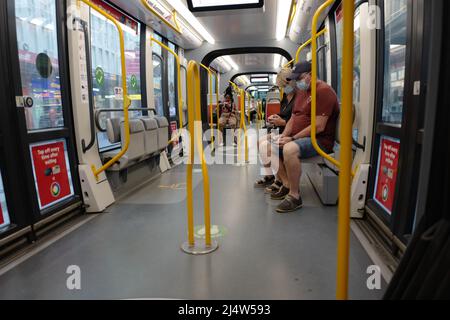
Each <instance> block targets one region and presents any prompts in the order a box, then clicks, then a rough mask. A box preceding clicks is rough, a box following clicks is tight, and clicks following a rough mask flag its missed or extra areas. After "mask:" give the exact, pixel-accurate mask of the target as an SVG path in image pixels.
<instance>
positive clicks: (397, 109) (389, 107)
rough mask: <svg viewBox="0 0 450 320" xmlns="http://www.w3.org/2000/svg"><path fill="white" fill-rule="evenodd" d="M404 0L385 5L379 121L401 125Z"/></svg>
mask: <svg viewBox="0 0 450 320" xmlns="http://www.w3.org/2000/svg"><path fill="white" fill-rule="evenodd" d="M406 13H407V0H389V1H385V2H384V15H385V30H384V37H385V44H384V55H385V56H384V60H385V61H384V96H383V114H382V120H383V122H385V123H391V124H401V123H402V118H403V91H404V86H405V65H406V38H407V20H406Z"/></svg>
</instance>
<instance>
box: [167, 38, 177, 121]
mask: <svg viewBox="0 0 450 320" xmlns="http://www.w3.org/2000/svg"><path fill="white" fill-rule="evenodd" d="M169 48H170V49H172V50H173V51H175V52H176V46H175V45H174V44H173V43H171V42H169ZM167 68H168V76H169V114H170V118H174V117H176V116H177V90H176V88H177V85H176V81H177V76H176V75H175V70H176V62H175V57H174V56H173V55H172V54H169V56H168V63H167Z"/></svg>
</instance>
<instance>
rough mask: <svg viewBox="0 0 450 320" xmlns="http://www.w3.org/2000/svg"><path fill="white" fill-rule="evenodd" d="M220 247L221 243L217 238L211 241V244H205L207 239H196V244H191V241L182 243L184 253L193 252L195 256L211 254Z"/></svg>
mask: <svg viewBox="0 0 450 320" xmlns="http://www.w3.org/2000/svg"><path fill="white" fill-rule="evenodd" d="M218 248H219V243H218V242H217V241H215V240H212V241H211V246H207V245H206V244H205V240H202V239H200V240H196V241H195V245H193V246H191V245H190V244H189V242H185V243H183V244H182V245H181V250H183V252H184V253H187V254H192V255H194V256H199V255H205V254H210V253H213V252H214V251H216V250H217V249H218Z"/></svg>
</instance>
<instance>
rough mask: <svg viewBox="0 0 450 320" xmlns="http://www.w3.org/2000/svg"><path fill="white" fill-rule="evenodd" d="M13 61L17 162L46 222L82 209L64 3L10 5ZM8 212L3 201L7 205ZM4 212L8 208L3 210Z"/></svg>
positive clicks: (14, 0) (13, 0)
mask: <svg viewBox="0 0 450 320" xmlns="http://www.w3.org/2000/svg"><path fill="white" fill-rule="evenodd" d="M6 6H7V12H8V28H9V46H10V50H9V51H10V62H11V69H12V75H13V76H12V79H11V81H12V83H13V86H14V89H15V96H16V97H17V99H16V101H17V103H16V105H14V106H10V107H11V108H13V109H15V113H16V116H17V127H18V128H17V130H16V132H17V136H16V137H15V141H14V143H15V144H16V145H18V146H20V151H19V152H18V154H17V161H18V162H20V163H22V164H23V165H22V170H23V171H24V175H25V183H23V188H27V189H28V191H29V195H30V197H28V198H27V199H23V200H24V201H30V200H29V199H30V198H31V204H30V207H31V209H32V212H33V217H32V221H33V222H37V221H41V220H43V219H45V218H47V217H49V216H52V215H54V214H55V213H59V212H61V211H63V210H68V209H69V208H73V209H75V208H76V207H79V206H81V201H80V199H81V197H80V188H79V181H78V176H77V169H76V165H77V159H76V152H75V147H74V146H75V144H74V134H73V124H72V123H73V121H72V112H71V100H70V90H69V88H70V85H69V81H68V77H69V75H68V74H69V70H68V65H67V52H66V28H67V26H66V25H67V24H66V21H65V1H60V0H39V1H36V0H8V1H7V3H6ZM2 207H3V202H2ZM2 211H3V209H2Z"/></svg>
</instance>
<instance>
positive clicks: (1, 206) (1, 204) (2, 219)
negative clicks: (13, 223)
mask: <svg viewBox="0 0 450 320" xmlns="http://www.w3.org/2000/svg"><path fill="white" fill-rule="evenodd" d="M9 224H10V220H9V214H8V207H7V206H6V197H5V191H4V189H3V180H2V173H1V172H0V232H1V230H2V229H3V228H5V227H7V226H9Z"/></svg>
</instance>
